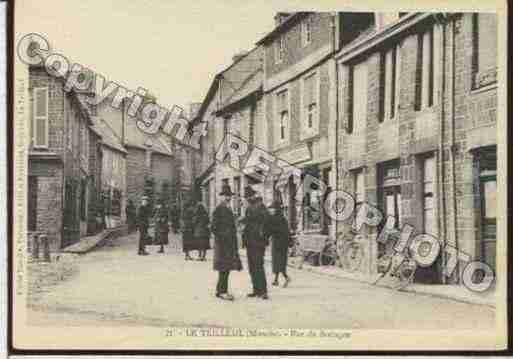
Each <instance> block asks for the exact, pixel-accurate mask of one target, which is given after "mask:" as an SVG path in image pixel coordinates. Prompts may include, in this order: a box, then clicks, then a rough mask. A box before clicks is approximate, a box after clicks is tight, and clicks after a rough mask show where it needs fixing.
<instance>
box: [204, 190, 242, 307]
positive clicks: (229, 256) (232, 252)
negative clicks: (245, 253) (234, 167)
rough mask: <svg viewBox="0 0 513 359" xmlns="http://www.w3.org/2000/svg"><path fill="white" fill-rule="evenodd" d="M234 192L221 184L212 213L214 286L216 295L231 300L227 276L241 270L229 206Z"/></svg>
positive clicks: (233, 222)
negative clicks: (215, 272)
mask: <svg viewBox="0 0 513 359" xmlns="http://www.w3.org/2000/svg"><path fill="white" fill-rule="evenodd" d="M233 195H234V193H233V192H232V190H231V189H230V186H228V185H223V188H222V190H221V193H220V194H219V196H220V197H221V203H220V204H219V205H218V206H217V207H216V209H215V210H214V213H213V214H212V227H211V229H212V233H214V236H215V241H214V270H216V271H218V272H219V277H218V280H217V287H216V297H218V298H221V299H224V300H233V299H234V297H233V295H231V294H229V293H228V276H229V275H230V271H232V270H237V271H240V270H242V264H241V261H240V258H239V248H238V246H237V230H236V228H235V218H234V215H233V211H232V209H231V206H230V202H231V200H232V196H233Z"/></svg>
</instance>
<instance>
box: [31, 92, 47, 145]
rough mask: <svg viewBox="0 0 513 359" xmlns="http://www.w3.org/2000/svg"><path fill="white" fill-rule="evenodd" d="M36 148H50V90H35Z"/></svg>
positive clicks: (34, 126) (34, 125)
mask: <svg viewBox="0 0 513 359" xmlns="http://www.w3.org/2000/svg"><path fill="white" fill-rule="evenodd" d="M33 111H34V112H33V113H34V119H33V120H34V122H33V129H34V133H33V143H34V147H45V148H46V147H48V131H49V129H48V88H46V87H41V88H35V89H34V109H33Z"/></svg>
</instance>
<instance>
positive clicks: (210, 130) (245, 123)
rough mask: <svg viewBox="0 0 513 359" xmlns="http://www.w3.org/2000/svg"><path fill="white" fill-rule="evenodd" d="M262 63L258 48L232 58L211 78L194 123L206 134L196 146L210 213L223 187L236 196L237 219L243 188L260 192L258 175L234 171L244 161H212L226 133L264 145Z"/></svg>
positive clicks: (206, 202) (260, 185)
mask: <svg viewBox="0 0 513 359" xmlns="http://www.w3.org/2000/svg"><path fill="white" fill-rule="evenodd" d="M262 61H263V48H262V47H255V48H253V49H252V50H250V51H247V52H242V53H239V54H237V55H235V56H234V57H233V62H232V64H231V65H230V66H228V67H227V68H226V69H225V70H223V71H221V72H220V73H218V74H217V75H216V76H215V78H214V81H213V82H212V85H211V87H210V89H209V92H208V94H207V96H206V98H205V99H204V101H203V102H202V105H201V107H200V109H199V110H198V114H197V116H196V117H195V119H194V121H195V122H194V123H195V124H196V125H197V124H198V123H200V122H204V123H206V124H207V134H206V136H203V137H202V138H201V142H200V146H201V148H200V153H201V157H202V160H201V166H200V167H201V168H200V169H199V173H200V176H199V177H198V184H200V186H201V188H202V196H203V200H204V203H205V205H206V207H207V208H208V209H209V211H210V212H212V211H213V210H214V208H215V206H216V205H217V199H218V197H217V194H218V193H219V192H220V191H221V188H222V185H223V184H228V185H230V187H231V188H232V191H234V192H235V193H236V196H235V199H234V210H235V213H236V214H237V215H238V216H241V215H243V206H242V195H243V188H244V186H246V185H247V184H251V185H253V186H255V189H257V190H259V192H260V193H262V192H263V190H264V187H263V183H262V179H259V178H258V175H256V174H255V173H252V172H251V171H248V172H244V171H241V170H239V169H238V168H239V167H240V164H241V163H243V162H244V160H245V159H244V158H237V159H231V158H225V159H222V160H221V161H217V160H216V159H215V156H216V152H217V151H218V150H219V147H220V146H221V143H222V142H223V139H224V138H225V136H226V135H227V134H229V133H230V134H233V135H235V136H238V137H240V138H242V139H243V140H244V141H246V142H247V143H248V144H250V145H253V144H259V145H261V144H263V143H265V132H264V130H263V128H264V127H263V126H264V125H265V123H264V117H263V101H262V81H263V68H262ZM231 161H234V162H231ZM234 163H237V164H234Z"/></svg>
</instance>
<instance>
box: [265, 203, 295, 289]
mask: <svg viewBox="0 0 513 359" xmlns="http://www.w3.org/2000/svg"><path fill="white" fill-rule="evenodd" d="M269 209H270V212H271V215H270V216H269V219H268V221H269V223H268V224H267V225H266V226H265V230H266V236H267V238H269V237H271V240H272V245H271V254H272V264H273V273H274V276H275V277H274V282H273V283H272V284H273V285H279V281H278V280H279V275H280V273H281V274H282V275H283V277H284V278H285V283H284V284H283V287H284V288H285V287H287V285H288V284H289V283H290V277H289V276H288V275H287V259H288V251H289V243H290V233H289V224H288V222H287V219H286V218H285V216H284V214H283V210H282V207H281V203H280V202H278V201H274V202H273V204H272V205H271V207H270V208H269Z"/></svg>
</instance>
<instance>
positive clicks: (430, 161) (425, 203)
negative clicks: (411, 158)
mask: <svg viewBox="0 0 513 359" xmlns="http://www.w3.org/2000/svg"><path fill="white" fill-rule="evenodd" d="M435 183H436V161H435V157H434V156H429V157H425V158H424V160H423V163H422V207H423V208H422V210H423V223H424V233H427V234H431V235H432V236H435V237H437V236H438V223H437V216H436V213H435V208H436V192H435Z"/></svg>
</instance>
